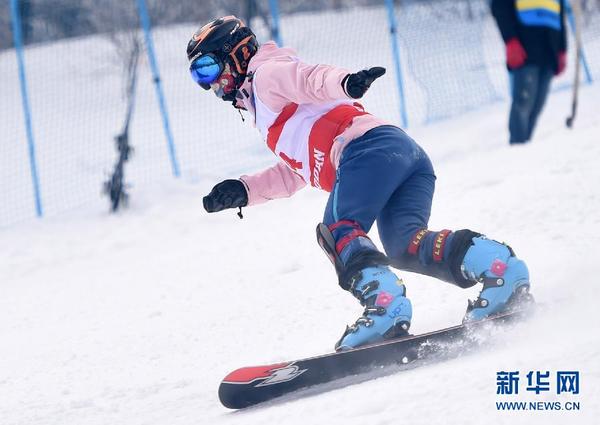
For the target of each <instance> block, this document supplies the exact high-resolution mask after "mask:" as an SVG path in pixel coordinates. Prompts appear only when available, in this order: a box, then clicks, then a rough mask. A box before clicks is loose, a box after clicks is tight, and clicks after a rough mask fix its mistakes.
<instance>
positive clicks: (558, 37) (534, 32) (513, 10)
mask: <svg viewBox="0 0 600 425" xmlns="http://www.w3.org/2000/svg"><path fill="white" fill-rule="evenodd" d="M565 1H566V0H492V14H493V15H494V18H495V19H496V22H497V23H498V27H499V28H500V33H501V34H502V38H503V39H504V41H505V42H506V41H508V40H510V39H511V38H513V37H517V38H518V39H519V41H520V42H521V44H522V45H523V47H524V48H525V51H526V52H527V61H526V62H525V64H532V65H539V66H544V67H551V68H552V69H553V70H554V71H555V72H556V70H557V68H558V52H560V51H566V49H567V39H566V32H565Z"/></svg>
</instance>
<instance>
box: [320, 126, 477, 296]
mask: <svg viewBox="0 0 600 425" xmlns="http://www.w3.org/2000/svg"><path fill="white" fill-rule="evenodd" d="M435 180H436V177H435V173H434V170H433V166H432V164H431V161H430V160H429V157H428V156H427V154H426V153H425V151H424V150H423V149H422V148H421V147H420V146H419V145H418V144H417V143H416V142H415V141H414V140H413V139H411V138H410V137H409V136H408V135H407V134H406V133H405V132H404V131H403V130H401V129H400V128H398V127H395V126H391V125H386V126H380V127H376V128H374V129H372V130H370V131H368V132H367V133H365V134H364V135H363V136H361V137H359V138H357V139H355V140H353V141H352V142H350V144H348V146H346V148H345V149H344V151H343V153H342V158H341V159H340V164H339V166H338V170H337V176H336V183H335V186H334V188H333V190H332V191H331V194H330V196H329V200H328V202H327V206H326V209H325V215H324V218H323V223H324V224H325V225H327V226H328V227H329V228H330V229H333V230H332V234H333V237H334V239H335V241H336V243H339V242H340V241H342V240H343V239H344V238H349V237H352V232H355V231H356V229H357V227H358V228H359V229H360V230H362V231H364V232H365V233H368V232H369V230H370V229H371V226H372V225H373V223H374V222H375V221H377V228H378V231H379V237H380V239H381V242H382V243H383V248H384V250H385V253H386V254H387V256H388V258H389V259H390V260H391V261H392V265H394V266H395V267H397V268H399V269H404V270H410V271H414V272H417V273H421V274H426V275H430V276H435V277H438V278H440V279H443V280H446V281H450V282H452V283H457V282H456V279H454V278H453V277H452V275H451V273H450V270H449V264H444V263H445V262H446V263H447V261H446V260H447V257H448V255H449V253H450V252H451V251H452V250H451V244H452V239H456V237H455V235H456V234H458V233H459V232H450V231H448V230H445V231H441V232H432V231H427V230H426V229H427V223H428V221H429V216H430V212H431V203H432V199H433V193H434V189H435ZM336 223H337V224H336ZM340 223H341V224H340ZM344 223H356V224H357V225H358V226H357V225H356V224H355V225H353V226H352V225H344ZM469 232H470V231H469ZM472 233H473V232H471V233H469V234H467V235H465V236H471V234H472ZM411 245H412V246H411ZM339 253H340V252H338V254H339ZM346 257H347V256H346ZM461 286H462V285H461ZM468 286H471V285H470V284H469V285H468Z"/></svg>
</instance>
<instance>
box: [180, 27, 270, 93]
mask: <svg viewBox="0 0 600 425" xmlns="http://www.w3.org/2000/svg"><path fill="white" fill-rule="evenodd" d="M257 49H258V42H257V41H256V36H255V35H254V33H253V32H252V30H251V29H250V28H248V27H247V26H246V25H245V24H244V22H243V21H242V20H241V19H238V18H236V17H235V16H233V15H229V16H225V17H222V18H219V19H215V20H214V21H212V22H209V23H208V24H206V25H204V26H203V27H202V28H200V29H199V30H198V31H196V32H195V33H194V35H192V38H191V39H190V41H189V43H188V46H187V57H188V59H189V60H190V62H192V61H194V60H195V59H196V58H198V57H200V56H202V55H205V54H208V53H212V54H214V55H215V56H216V57H217V58H219V59H220V60H222V61H223V63H228V64H229V66H230V68H231V70H232V71H235V72H236V73H237V74H238V75H239V77H241V81H243V79H244V77H245V76H246V71H247V70H248V63H249V62H250V59H251V58H252V56H254V54H255V53H256V50H257ZM241 81H240V84H241Z"/></svg>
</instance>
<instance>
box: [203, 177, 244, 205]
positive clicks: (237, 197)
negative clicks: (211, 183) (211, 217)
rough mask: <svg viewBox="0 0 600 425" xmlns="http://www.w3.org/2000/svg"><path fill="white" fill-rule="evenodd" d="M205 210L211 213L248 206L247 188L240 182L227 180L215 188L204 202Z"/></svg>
mask: <svg viewBox="0 0 600 425" xmlns="http://www.w3.org/2000/svg"><path fill="white" fill-rule="evenodd" d="M202 203H203V204H204V209H205V210H206V211H208V212H209V213H211V212H217V211H223V210H225V209H227V208H239V207H245V206H246V205H248V193H247V192H246V186H245V185H244V183H242V182H241V181H240V180H225V181H222V182H221V183H219V184H218V185H216V186H215V187H213V189H212V190H211V191H210V193H209V194H208V195H207V196H205V197H204V199H203V200H202Z"/></svg>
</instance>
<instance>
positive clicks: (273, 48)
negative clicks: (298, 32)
mask: <svg viewBox="0 0 600 425" xmlns="http://www.w3.org/2000/svg"><path fill="white" fill-rule="evenodd" d="M290 56H291V57H296V56H297V54H296V51H295V50H294V49H292V48H289V47H277V44H275V42H274V41H268V42H266V43H264V44H261V45H260V46H259V48H258V51H257V52H256V54H255V55H254V56H253V57H252V59H250V63H249V64H248V72H254V71H255V70H256V68H258V67H259V66H261V65H262V64H263V63H265V62H267V61H268V62H270V61H274V60H277V59H279V58H281V59H284V60H289V58H290Z"/></svg>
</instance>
